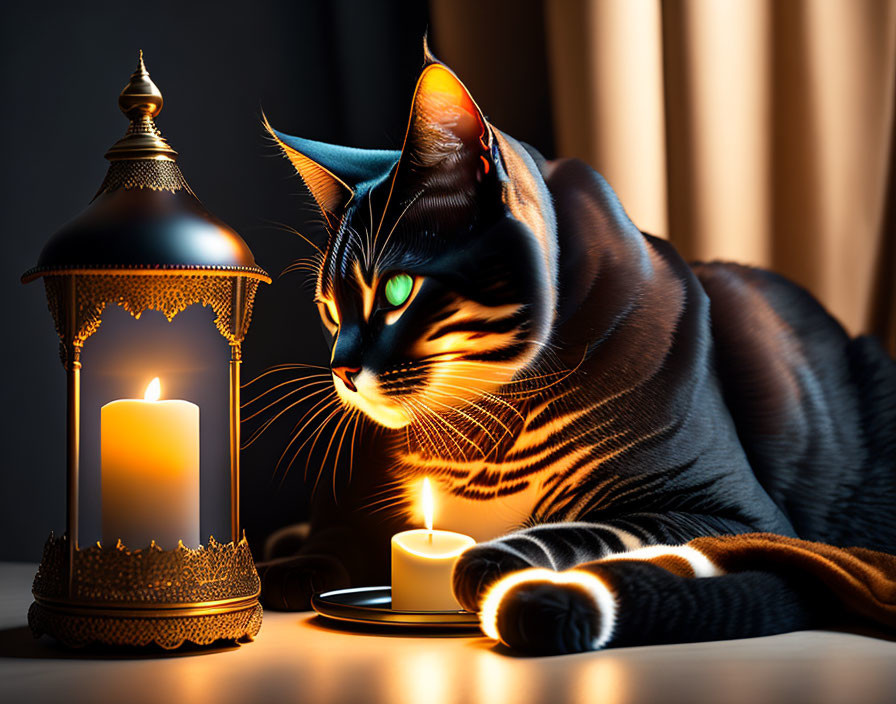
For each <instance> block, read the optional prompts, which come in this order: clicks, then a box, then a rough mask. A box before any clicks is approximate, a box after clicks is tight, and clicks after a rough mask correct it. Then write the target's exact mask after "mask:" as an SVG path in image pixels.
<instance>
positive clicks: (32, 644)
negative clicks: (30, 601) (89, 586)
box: [0, 626, 239, 660]
mask: <svg viewBox="0 0 896 704" xmlns="http://www.w3.org/2000/svg"><path fill="white" fill-rule="evenodd" d="M238 647H239V645H237V644H236V643H233V642H232V641H221V642H219V643H212V644H211V645H206V646H199V645H191V644H185V645H183V646H181V647H180V648H178V649H176V650H165V649H164V648H160V647H158V646H147V647H145V648H113V647H110V646H100V645H92V646H87V647H84V648H77V649H75V648H65V647H63V646H61V645H59V644H58V643H56V642H55V641H54V640H52V639H51V638H48V637H43V638H35V637H34V636H33V635H32V634H31V629H30V628H28V627H27V626H18V627H16V628H3V629H0V658H23V659H49V660H153V659H160V658H182V657H189V656H191V655H205V654H207V653H219V652H224V651H227V650H235V649H236V648H238Z"/></svg>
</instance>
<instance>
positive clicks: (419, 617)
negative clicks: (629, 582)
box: [311, 587, 479, 632]
mask: <svg viewBox="0 0 896 704" xmlns="http://www.w3.org/2000/svg"><path fill="white" fill-rule="evenodd" d="M311 608H313V609H314V610H315V611H316V612H317V613H319V614H320V615H321V616H324V617H326V618H332V619H336V620H338V621H349V622H351V623H359V624H368V625H374V626H388V627H394V628H398V629H430V630H432V629H445V630H453V631H471V632H475V631H479V615H478V614H475V613H473V612H471V611H396V610H394V609H393V608H392V588H391V587H357V588H355V589H337V590H335V591H331V592H321V593H319V594H315V595H314V596H313V597H311Z"/></svg>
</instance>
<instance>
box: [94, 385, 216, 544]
mask: <svg viewBox="0 0 896 704" xmlns="http://www.w3.org/2000/svg"><path fill="white" fill-rule="evenodd" d="M160 395H161V388H160V383H159V380H158V379H153V380H152V382H150V384H149V386H148V387H147V389H146V394H145V396H144V398H143V399H126V400H120V401H112V402H111V403H107V404H106V405H105V406H103V407H102V409H100V428H101V430H100V444H101V463H102V524H103V526H102V532H103V540H102V542H103V545H104V546H105V547H112V546H114V545H115V544H116V542H117V541H118V540H119V539H120V540H121V541H122V543H124V545H125V546H126V547H127V548H129V549H131V550H136V549H139V548H145V547H146V546H148V545H149V544H150V541H152V540H155V542H156V544H157V545H159V546H160V547H162V548H164V549H166V550H170V549H173V548H176V547H177V544H178V541H183V543H184V545H186V546H188V547H198V545H199V542H200V541H199V406H197V405H196V404H193V403H190V402H188V401H177V400H166V401H160V400H159V398H160Z"/></svg>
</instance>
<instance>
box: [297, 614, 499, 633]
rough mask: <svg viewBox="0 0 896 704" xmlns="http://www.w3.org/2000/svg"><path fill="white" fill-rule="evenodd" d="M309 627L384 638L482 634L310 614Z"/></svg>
mask: <svg viewBox="0 0 896 704" xmlns="http://www.w3.org/2000/svg"><path fill="white" fill-rule="evenodd" d="M305 623H306V624H307V625H308V627H309V628H314V629H316V630H319V631H329V632H330V633H357V634H361V635H370V636H380V637H386V638H475V637H476V636H482V631H480V630H479V629H478V628H477V627H471V628H420V627H417V626H403V625H402V626H398V625H391V626H387V625H380V624H375V623H355V622H353V621H337V620H335V619H329V618H324V617H323V616H317V615H312V616H309V617H308V618H307V619H305Z"/></svg>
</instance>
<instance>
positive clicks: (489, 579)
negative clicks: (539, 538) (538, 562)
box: [453, 543, 532, 611]
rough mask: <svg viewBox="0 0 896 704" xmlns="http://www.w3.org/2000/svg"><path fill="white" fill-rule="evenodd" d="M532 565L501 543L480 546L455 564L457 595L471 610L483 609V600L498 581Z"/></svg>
mask: <svg viewBox="0 0 896 704" xmlns="http://www.w3.org/2000/svg"><path fill="white" fill-rule="evenodd" d="M531 566H532V565H531V563H530V562H528V561H527V560H525V559H524V558H522V557H520V556H519V555H518V554H516V553H513V552H510V551H509V550H507V549H506V548H504V547H503V546H502V545H501V544H500V543H491V544H490V543H485V544H483V545H477V546H475V547H472V548H470V549H469V550H467V551H466V552H465V553H464V554H463V555H461V556H460V558H458V561H457V564H456V565H455V566H454V575H453V582H454V596H455V598H456V599H457V601H458V602H459V603H460V605H461V606H462V607H463V608H465V609H466V610H467V611H479V607H480V606H481V604H482V599H483V598H484V596H485V594H486V592H487V591H488V590H489V588H490V587H491V586H492V585H493V584H494V583H495V582H497V581H498V580H499V579H501V577H503V576H505V575H508V574H510V573H511V572H517V571H519V570H524V569H526V568H527V567H531Z"/></svg>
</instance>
